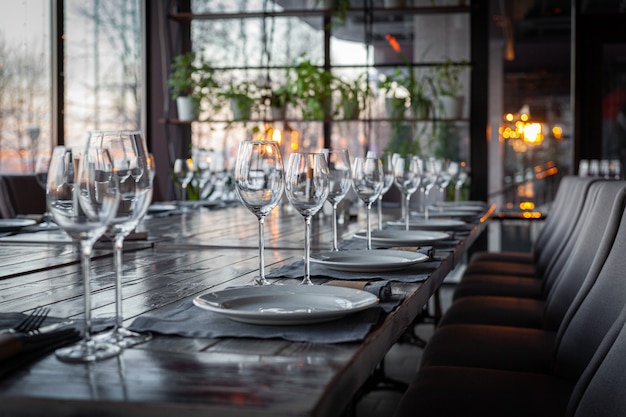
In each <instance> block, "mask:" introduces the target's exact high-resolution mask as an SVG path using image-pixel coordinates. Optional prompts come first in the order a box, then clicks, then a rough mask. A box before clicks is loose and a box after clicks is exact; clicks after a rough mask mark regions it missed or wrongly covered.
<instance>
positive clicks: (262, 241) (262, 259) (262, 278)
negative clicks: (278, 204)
mask: <svg viewBox="0 0 626 417" xmlns="http://www.w3.org/2000/svg"><path fill="white" fill-rule="evenodd" d="M264 223H265V218H264V217H259V278H258V279H257V281H256V284H257V285H265V284H268V282H267V280H266V279H265V233H264V227H263V225H264Z"/></svg>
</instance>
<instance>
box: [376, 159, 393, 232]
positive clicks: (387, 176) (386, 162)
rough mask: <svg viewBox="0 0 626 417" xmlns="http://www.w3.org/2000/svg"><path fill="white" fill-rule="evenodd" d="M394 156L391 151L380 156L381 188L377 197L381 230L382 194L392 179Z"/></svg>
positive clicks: (389, 185)
mask: <svg viewBox="0 0 626 417" xmlns="http://www.w3.org/2000/svg"><path fill="white" fill-rule="evenodd" d="M393 160H394V156H393V154H392V153H391V152H383V153H382V154H381V156H380V163H381V165H382V167H383V189H382V190H380V197H378V200H377V205H378V229H379V230H383V196H384V195H385V194H386V193H387V191H389V189H390V188H391V185H392V184H393V181H394V172H393Z"/></svg>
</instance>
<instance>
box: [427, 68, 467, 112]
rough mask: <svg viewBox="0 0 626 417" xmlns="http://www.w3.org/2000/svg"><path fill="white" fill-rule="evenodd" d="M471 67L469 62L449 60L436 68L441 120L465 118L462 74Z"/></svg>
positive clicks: (435, 76) (436, 86) (435, 75)
mask: <svg viewBox="0 0 626 417" xmlns="http://www.w3.org/2000/svg"><path fill="white" fill-rule="evenodd" d="M468 66H469V63H468V62H467V61H460V62H456V63H455V62H452V61H451V60H450V59H447V60H446V61H445V62H443V63H441V64H439V65H437V66H436V67H435V74H434V80H435V91H436V94H437V103H438V110H439V111H440V113H441V114H440V118H446V119H458V118H461V117H462V116H463V103H464V101H465V97H464V96H463V95H462V92H463V82H462V80H461V72H462V71H464V70H465V69H466V68H467V67H468Z"/></svg>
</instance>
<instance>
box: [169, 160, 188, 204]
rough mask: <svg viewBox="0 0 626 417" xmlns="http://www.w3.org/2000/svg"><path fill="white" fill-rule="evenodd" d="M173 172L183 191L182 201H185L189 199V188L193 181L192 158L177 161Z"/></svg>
mask: <svg viewBox="0 0 626 417" xmlns="http://www.w3.org/2000/svg"><path fill="white" fill-rule="evenodd" d="M172 172H173V173H174V177H175V178H176V180H177V181H178V184H179V185H180V188H181V190H182V196H181V200H182V201H185V200H186V199H187V186H188V185H189V183H190V182H191V180H192V179H193V160H192V159H191V158H187V159H184V158H178V159H176V160H175V161H174V166H173V168H172Z"/></svg>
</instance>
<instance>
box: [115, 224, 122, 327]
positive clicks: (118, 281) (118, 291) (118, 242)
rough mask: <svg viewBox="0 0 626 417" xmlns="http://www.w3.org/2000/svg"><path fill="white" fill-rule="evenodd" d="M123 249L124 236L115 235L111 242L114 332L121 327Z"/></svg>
mask: <svg viewBox="0 0 626 417" xmlns="http://www.w3.org/2000/svg"><path fill="white" fill-rule="evenodd" d="M123 247H124V235H121V234H118V235H115V239H114V240H113V252H114V255H115V256H114V262H115V330H117V329H119V328H120V327H122V320H123V314H122V249H123Z"/></svg>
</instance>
